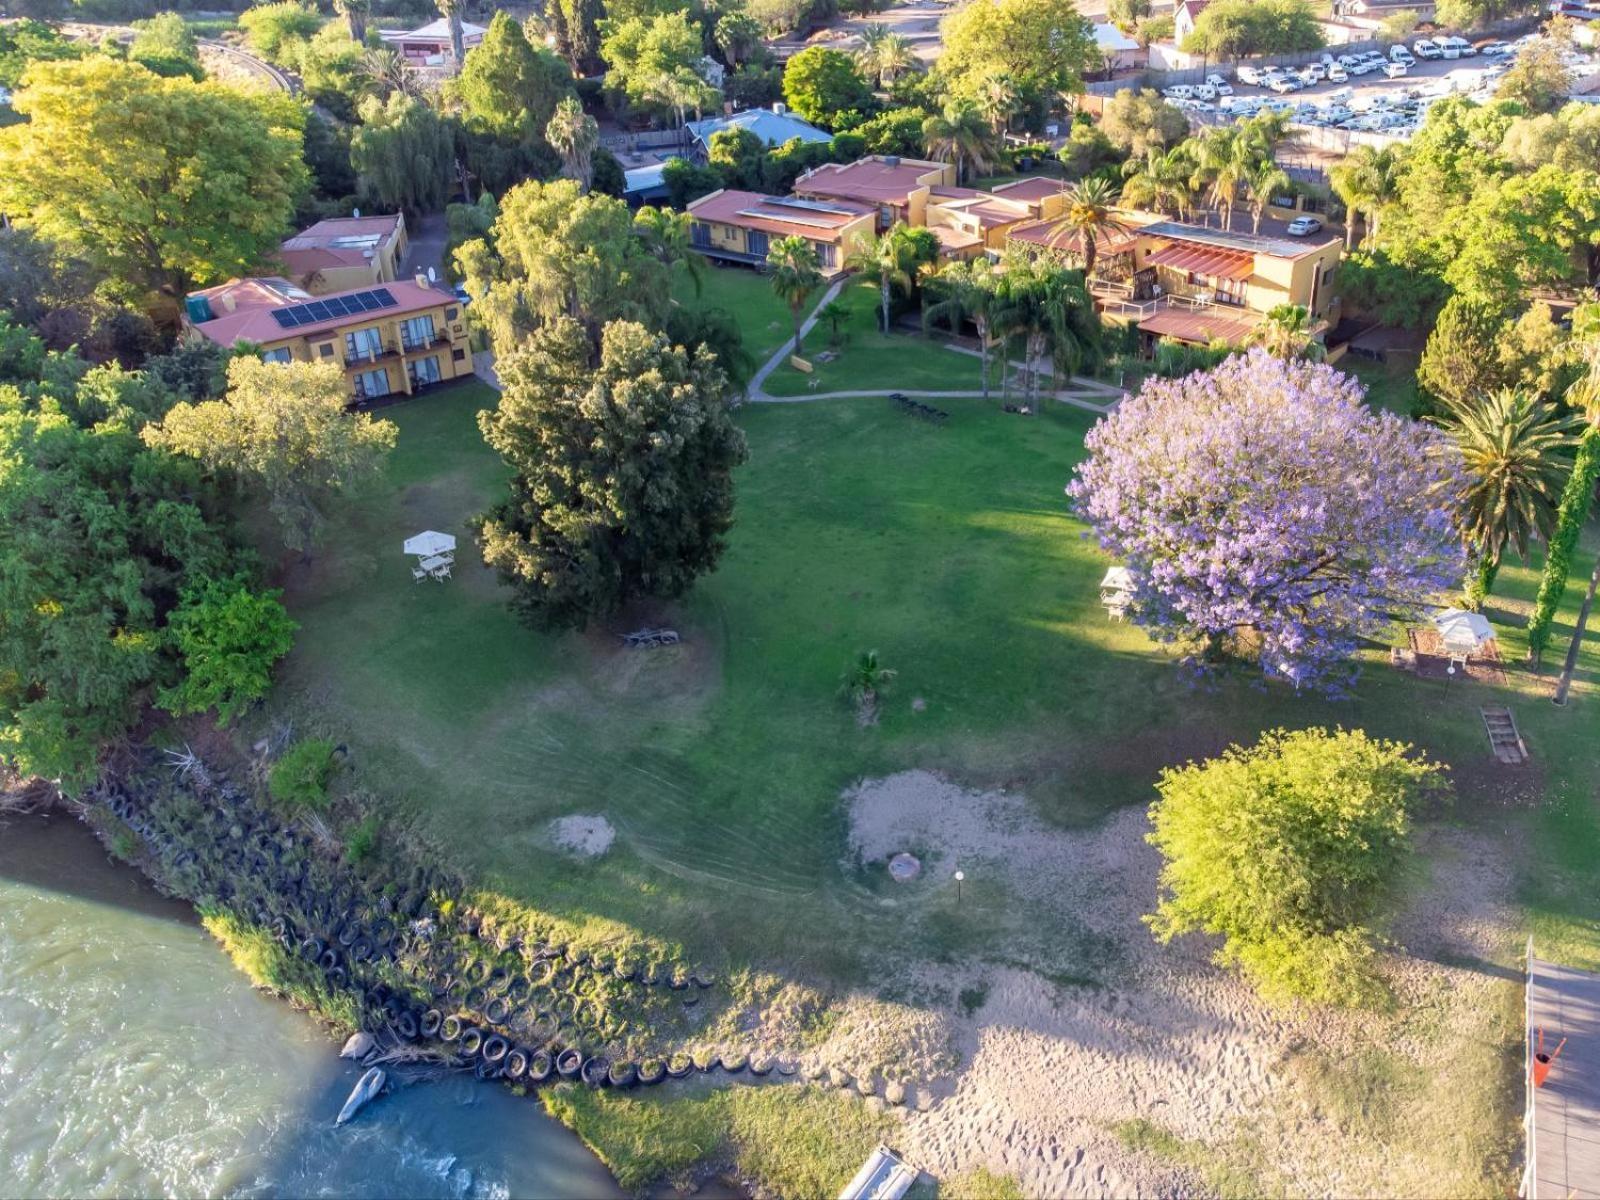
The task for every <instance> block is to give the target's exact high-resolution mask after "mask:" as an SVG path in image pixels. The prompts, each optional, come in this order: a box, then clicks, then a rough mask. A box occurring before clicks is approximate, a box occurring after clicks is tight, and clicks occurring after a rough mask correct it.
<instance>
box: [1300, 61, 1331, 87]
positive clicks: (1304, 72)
mask: <svg viewBox="0 0 1600 1200" xmlns="http://www.w3.org/2000/svg"><path fill="white" fill-rule="evenodd" d="M1327 77H1328V68H1327V67H1325V66H1323V65H1322V64H1321V63H1307V64H1306V65H1305V66H1303V67H1301V68H1300V78H1301V79H1303V80H1305V81H1306V84H1307V86H1310V85H1311V84H1313V83H1321V82H1322V81H1323V80H1324V79H1326V78H1327Z"/></svg>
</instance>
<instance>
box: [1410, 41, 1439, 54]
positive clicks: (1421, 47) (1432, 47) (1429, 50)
mask: <svg viewBox="0 0 1600 1200" xmlns="http://www.w3.org/2000/svg"><path fill="white" fill-rule="evenodd" d="M1411 53H1413V54H1415V55H1416V56H1417V57H1418V58H1423V59H1434V58H1442V57H1443V56H1444V51H1442V50H1440V49H1439V47H1438V46H1437V45H1436V44H1435V43H1434V41H1433V39H1432V38H1418V39H1417V40H1416V41H1414V42H1412V43H1411Z"/></svg>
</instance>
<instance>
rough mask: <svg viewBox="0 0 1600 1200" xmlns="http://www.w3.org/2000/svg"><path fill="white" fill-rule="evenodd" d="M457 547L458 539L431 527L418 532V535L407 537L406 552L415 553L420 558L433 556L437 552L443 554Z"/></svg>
mask: <svg viewBox="0 0 1600 1200" xmlns="http://www.w3.org/2000/svg"><path fill="white" fill-rule="evenodd" d="M455 548H456V539H455V538H454V537H452V536H451V535H450V534H448V533H440V532H438V530H435V529H429V530H426V531H424V532H422V533H419V534H417V536H416V537H409V538H407V539H406V553H407V554H415V555H417V556H418V557H420V558H432V557H433V556H434V555H435V554H443V553H445V552H446V551H448V550H454V549H455Z"/></svg>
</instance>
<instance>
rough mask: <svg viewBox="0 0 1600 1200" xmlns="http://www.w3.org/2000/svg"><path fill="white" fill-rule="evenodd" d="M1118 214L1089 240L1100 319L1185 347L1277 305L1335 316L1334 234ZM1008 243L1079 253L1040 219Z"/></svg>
mask: <svg viewBox="0 0 1600 1200" xmlns="http://www.w3.org/2000/svg"><path fill="white" fill-rule="evenodd" d="M1117 215H1118V218H1119V220H1120V221H1121V222H1122V226H1123V228H1122V230H1120V231H1118V232H1116V233H1114V234H1113V235H1112V236H1111V237H1110V238H1109V239H1107V241H1106V242H1105V243H1104V244H1102V245H1100V246H1099V247H1098V255H1097V258H1096V263H1095V276H1094V278H1093V279H1092V280H1091V281H1090V290H1091V291H1092V293H1093V294H1094V297H1095V302H1096V306H1097V307H1098V308H1099V309H1100V311H1101V315H1102V316H1104V317H1105V318H1106V319H1107V320H1108V321H1115V322H1118V323H1120V324H1133V325H1137V326H1138V328H1139V330H1140V332H1141V333H1143V334H1145V335H1146V337H1145V340H1146V343H1147V344H1153V343H1154V342H1155V341H1156V340H1157V339H1159V338H1162V337H1170V338H1175V339H1177V340H1178V341H1181V342H1188V343H1191V344H1194V345H1205V344H1207V343H1208V342H1211V341H1215V340H1219V339H1220V340H1222V341H1227V342H1238V341H1240V340H1242V339H1243V338H1244V337H1246V336H1247V335H1248V334H1249V333H1250V331H1251V330H1252V329H1254V328H1255V326H1256V325H1257V324H1259V323H1260V321H1261V319H1262V317H1263V316H1264V315H1265V314H1266V313H1268V312H1270V311H1271V310H1272V309H1274V308H1277V307H1278V306H1279V305H1284V304H1293V305H1299V306H1300V307H1302V308H1304V309H1306V310H1307V311H1308V312H1309V313H1310V314H1311V317H1312V320H1313V327H1314V328H1316V327H1318V326H1321V327H1324V328H1325V327H1326V326H1327V325H1328V324H1330V323H1332V322H1333V321H1334V320H1336V319H1337V296H1336V294H1335V292H1334V290H1333V288H1332V286H1331V285H1332V277H1333V273H1334V271H1335V269H1336V268H1337V267H1338V265H1339V259H1340V253H1341V250H1342V243H1341V242H1340V241H1339V239H1338V238H1325V239H1323V240H1320V241H1317V240H1311V239H1307V240H1305V241H1296V240H1292V239H1289V238H1272V237H1263V236H1258V235H1256V234H1249V233H1232V232H1229V231H1227V230H1222V229H1210V228H1207V227H1205V226H1201V225H1190V224H1186V223H1184V222H1181V221H1172V220H1168V219H1167V218H1166V217H1164V216H1161V215H1159V214H1156V213H1146V212H1139V211H1134V210H1119V212H1118V214H1117ZM1009 240H1010V241H1011V242H1012V243H1013V244H1020V245H1024V246H1033V247H1036V248H1038V249H1039V250H1041V251H1044V250H1054V251H1057V252H1062V253H1065V254H1068V255H1071V256H1073V257H1078V249H1079V247H1078V240H1077V235H1076V234H1075V233H1071V232H1066V231H1062V230H1061V229H1060V228H1059V226H1056V225H1053V224H1052V223H1051V222H1048V221H1039V222H1034V223H1031V224H1028V225H1023V226H1019V227H1017V228H1015V229H1013V230H1011V232H1010V239H1009ZM1080 261H1081V260H1080Z"/></svg>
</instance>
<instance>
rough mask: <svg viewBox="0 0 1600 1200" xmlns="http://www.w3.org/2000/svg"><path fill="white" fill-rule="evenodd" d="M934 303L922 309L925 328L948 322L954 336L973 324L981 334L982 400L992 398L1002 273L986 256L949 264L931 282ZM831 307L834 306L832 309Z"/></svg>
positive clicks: (931, 278) (979, 349) (979, 352)
mask: <svg viewBox="0 0 1600 1200" xmlns="http://www.w3.org/2000/svg"><path fill="white" fill-rule="evenodd" d="M928 290H929V292H930V294H931V295H932V296H933V297H934V302H933V303H932V304H929V305H928V306H927V308H925V309H924V310H923V314H922V319H923V324H924V326H932V325H936V324H938V323H939V322H940V321H941V320H945V321H948V322H949V324H950V333H951V335H952V336H955V335H958V334H959V333H960V332H961V323H962V322H963V321H971V322H972V324H973V328H975V329H976V330H977V331H978V359H979V370H980V373H981V379H982V388H983V398H984V399H985V400H987V399H988V398H989V357H990V353H991V351H992V350H993V348H994V322H995V316H996V314H997V313H998V312H999V309H1000V303H1001V296H1000V274H999V272H998V271H997V270H996V268H995V266H994V264H993V263H992V262H990V261H989V258H988V257H987V256H983V257H980V258H973V259H958V260H956V261H955V262H951V263H946V264H945V265H944V266H943V267H941V268H940V269H939V271H938V273H937V274H935V275H932V276H930V277H929V279H928ZM830 307H831V306H830Z"/></svg>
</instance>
